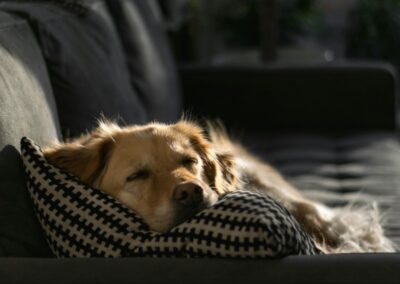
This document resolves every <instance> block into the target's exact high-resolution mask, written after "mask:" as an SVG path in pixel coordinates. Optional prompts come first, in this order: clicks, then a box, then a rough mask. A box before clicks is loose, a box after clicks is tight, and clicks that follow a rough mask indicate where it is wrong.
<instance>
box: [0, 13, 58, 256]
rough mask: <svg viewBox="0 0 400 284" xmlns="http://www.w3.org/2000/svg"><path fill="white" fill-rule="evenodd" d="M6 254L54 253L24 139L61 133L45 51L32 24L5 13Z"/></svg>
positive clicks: (2, 158) (0, 132)
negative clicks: (33, 190)
mask: <svg viewBox="0 0 400 284" xmlns="http://www.w3.org/2000/svg"><path fill="white" fill-rule="evenodd" d="M0 78H1V79H0V256H49V255H51V251H50V249H49V248H48V245H47V244H46V242H45V238H44V235H43V233H42V231H41V229H40V225H39V223H38V221H37V219H36V218H35V216H34V212H33V208H32V205H31V202H30V200H29V195H28V193H27V189H26V185H25V179H24V171H23V166H22V161H21V157H20V154H19V151H18V150H17V149H19V140H20V139H21V137H22V136H24V135H29V136H31V137H34V139H35V140H36V141H38V143H39V144H40V145H43V144H47V143H49V142H51V141H52V140H55V139H57V138H58V137H59V127H58V118H57V111H56V107H55V104H54V98H53V94H52V89H51V86H50V82H49V79H48V74H47V70H46V66H45V63H44V60H43V57H42V53H41V51H40V49H39V47H38V44H37V42H36V40H35V37H34V34H33V32H32V30H31V28H30V27H29V25H28V23H27V22H26V21H24V20H23V19H21V18H18V17H15V16H11V15H9V14H5V13H0Z"/></svg>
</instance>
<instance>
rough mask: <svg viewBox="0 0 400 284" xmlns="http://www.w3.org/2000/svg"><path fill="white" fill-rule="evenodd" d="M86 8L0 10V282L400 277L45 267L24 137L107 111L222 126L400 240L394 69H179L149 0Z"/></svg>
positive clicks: (106, 265) (308, 188) (282, 263)
mask: <svg viewBox="0 0 400 284" xmlns="http://www.w3.org/2000/svg"><path fill="white" fill-rule="evenodd" d="M85 4H86V7H84V8H85V9H87V13H85V14H84V15H82V14H81V13H74V9H68V10H66V9H65V7H64V6H63V5H59V4H57V1H52V3H46V1H40V3H39V2H36V3H34V1H25V2H24V1H21V2H18V3H17V2H16V1H0V10H1V11H2V12H1V13H0V46H1V49H0V63H1V64H0V78H1V80H0V148H1V153H0V205H1V206H0V216H1V217H0V220H1V221H0V222H1V223H0V256H1V258H0V264H1V265H0V282H4V283H10V282H14V283H25V282H52V283H61V282H74V283H79V282H84V283H88V282H96V283H97V282H98V283H115V282H118V283H128V282H129V283H132V282H149V283H166V282H174V283H176V282H179V281H180V282H188V281H189V280H190V281H191V282H193V283H201V282H229V283H236V282H237V283H239V282H243V281H247V280H249V279H251V280H252V282H266V281H270V282H276V281H280V282H282V283H285V282H292V283H301V282H307V283H313V282H315V283H316V282H322V281H324V282H341V283H344V282H364V283H371V282H375V283H390V282H396V281H398V279H399V277H400V274H399V273H400V272H399V270H398V269H397V267H399V264H400V257H399V254H359V255H332V256H316V257H304V256H303V257H300V256H291V257H287V258H285V259H281V260H265V261H239V260H223V259H219V260H216V259H213V260H209V259H191V260H189V259H184V260H183V259H129V258H127V259H113V260H111V259H54V258H51V252H50V250H49V248H48V247H47V244H46V241H45V239H44V237H43V233H42V232H41V229H40V227H39V224H38V222H37V220H36V219H35V217H34V215H33V209H32V207H31V206H30V203H29V202H30V201H29V197H28V193H27V191H26V187H25V180H24V176H23V169H22V165H21V162H20V157H19V155H18V150H17V149H19V140H20V138H21V137H22V136H29V137H31V138H33V139H34V140H36V141H37V142H38V143H39V144H41V145H45V144H47V143H49V142H51V141H53V140H56V139H61V133H62V134H63V136H64V137H70V136H75V135H79V134H80V133H82V132H84V131H86V130H87V129H90V128H91V127H93V126H94V125H95V124H96V119H97V118H98V117H99V116H100V115H101V114H104V115H106V116H108V117H111V118H114V119H117V120H119V121H121V122H122V123H126V124H131V123H143V122H147V121H151V120H154V119H157V120H160V121H164V122H171V121H175V120H177V119H179V117H180V115H181V111H182V110H188V111H189V112H190V113H191V114H192V115H193V116H197V117H210V118H217V117H218V118H221V119H222V120H223V121H224V122H225V123H226V125H227V126H228V128H229V129H230V131H231V132H232V133H233V135H234V136H235V137H238V139H241V140H242V141H243V142H245V144H246V145H248V146H249V147H250V148H251V149H252V150H253V151H254V152H256V153H257V154H258V155H260V156H261V157H263V158H265V159H266V160H267V161H269V162H271V163H272V164H273V165H275V166H276V167H277V168H278V169H280V170H281V171H282V172H283V173H284V175H285V176H286V177H287V178H288V179H289V180H290V181H291V182H292V183H293V184H294V185H295V186H297V187H298V188H300V189H301V190H303V191H304V193H305V194H307V195H309V196H312V197H314V198H317V199H319V200H322V201H324V202H326V203H328V204H330V205H333V206H336V205H343V204H347V203H348V202H354V201H357V202H370V201H379V204H380V206H381V208H382V209H383V210H384V211H385V214H386V220H387V222H386V224H385V229H386V231H387V234H388V236H389V237H390V238H391V239H392V240H393V241H395V242H396V243H397V244H400V221H399V218H398V216H399V213H400V191H399V187H400V172H399V171H400V170H399V169H400V144H399V141H398V135H397V125H396V116H397V114H396V102H397V96H398V94H397V93H398V89H397V84H398V83H397V74H396V73H395V72H394V70H393V69H392V68H391V67H390V66H389V65H387V64H382V63H348V62H342V63H335V64H330V65H325V66H302V67H301V66H300V67H299V66H298V67H293V66H285V67H281V66H269V67H257V68H252V67H240V66H236V67H219V68H211V67H207V66H206V67H204V66H202V67H200V66H197V67H196V66H195V67H186V68H181V69H180V70H179V71H178V70H177V68H176V66H175V65H174V61H173V59H172V57H171V54H170V52H169V50H168V44H167V40H166V38H165V34H164V32H163V30H162V27H161V24H160V18H159V13H158V11H157V9H156V8H157V6H156V5H155V4H156V2H155V1H145V0H129V1H128V0H126V1H123V0H121V1H120V0H110V1H101V0H91V1H87V2H85ZM178 77H179V80H180V81H178ZM38 82H39V83H38ZM205 272H206V273H205Z"/></svg>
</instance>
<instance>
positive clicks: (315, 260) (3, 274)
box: [0, 254, 400, 284]
mask: <svg viewBox="0 0 400 284" xmlns="http://www.w3.org/2000/svg"><path fill="white" fill-rule="evenodd" d="M399 267H400V254H344V255H319V256H289V257H286V258H282V259H276V260H223V259H151V258H121V259H105V258H92V259H82V258H81V259H51V258H47V259H44V258H43V259H38V258H36V259H35V258H0V283H54V284H57V283H193V284H195V283H229V284H234V283H380V284H385V283H398V281H399V279H400V270H399V269H398V268H399Z"/></svg>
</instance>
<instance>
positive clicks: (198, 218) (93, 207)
mask: <svg viewBox="0 0 400 284" xmlns="http://www.w3.org/2000/svg"><path fill="white" fill-rule="evenodd" d="M21 152H22V157H23V161H24V165H25V170H26V174H27V184H28V188H29V192H30V194H31V197H32V200H33V203H34V207H35V210H36V212H37V216H38V218H39V220H40V222H41V224H42V227H43V229H44V231H45V232H46V235H47V238H48V241H49V244H50V246H51V248H52V249H53V252H54V253H55V254H56V255H57V256H59V257H99V256H102V257H121V256H132V257H133V256H134V257H186V258H196V257H223V258H273V257H282V256H286V255H289V254H309V255H313V254H318V253H319V251H318V249H317V248H316V247H315V245H314V242H313V240H312V239H311V237H310V236H309V235H308V234H306V233H305V231H303V229H302V228H301V226H300V225H299V224H298V223H297V221H296V220H295V219H294V217H293V216H292V215H291V214H290V213H289V212H288V211H287V210H286V209H285V208H284V207H282V206H280V205H279V204H278V203H277V202H275V201H274V200H273V199H272V198H269V197H267V196H262V195H261V194H258V193H256V192H249V191H236V192H232V193H228V194H226V195H225V196H224V197H222V198H221V200H219V201H218V202H217V203H216V204H214V205H213V206H211V207H210V208H206V209H204V210H202V211H201V212H199V213H197V214H196V215H195V216H194V217H192V218H190V219H189V220H187V221H185V222H183V223H182V224H180V225H178V226H176V227H174V228H172V229H171V230H170V231H168V232H166V233H156V232H152V231H149V229H148V226H147V225H146V224H145V223H144V222H143V221H142V220H141V218H140V217H139V216H138V215H136V214H135V213H134V212H133V211H132V210H130V209H128V208H127V207H125V206H124V205H122V204H121V203H119V202H118V201H117V200H116V199H114V198H113V197H111V196H110V195H107V194H106V193H103V192H102V191H100V190H97V189H94V188H90V187H88V186H85V185H84V184H82V183H81V182H80V181H79V180H78V178H77V177H74V176H71V175H69V174H67V173H65V172H62V171H60V170H59V169H57V168H55V167H54V166H52V165H50V164H49V163H47V161H46V160H45V158H44V157H43V154H42V152H41V151H40V149H39V147H38V146H36V145H35V144H34V143H33V142H32V140H30V139H28V138H23V139H22V141H21Z"/></svg>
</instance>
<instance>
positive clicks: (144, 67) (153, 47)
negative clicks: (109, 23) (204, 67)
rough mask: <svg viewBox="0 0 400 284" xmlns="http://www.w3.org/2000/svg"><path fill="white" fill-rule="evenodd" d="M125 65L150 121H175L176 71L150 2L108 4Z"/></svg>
mask: <svg viewBox="0 0 400 284" xmlns="http://www.w3.org/2000/svg"><path fill="white" fill-rule="evenodd" d="M107 3H108V6H109V10H110V13H111V15H112V16H113V20H114V21H115V23H116V27H117V30H118V32H119V36H120V38H121V40H122V44H123V47H124V51H125V55H126V58H127V62H128V67H129V72H130V76H131V82H132V84H133V86H134V87H135V89H136V91H137V92H138V94H139V96H140V98H141V99H142V100H143V102H144V103H145V106H146V109H147V111H148V113H149V116H150V118H151V119H156V120H159V121H163V122H172V121H175V120H177V119H178V118H179V116H180V112H181V98H180V90H179V83H178V79H177V70H176V67H175V64H174V60H173V58H172V54H171V51H170V49H169V43H168V41H167V38H166V35H165V30H164V29H163V26H162V17H161V13H160V11H159V9H158V4H157V3H156V1H154V0H128V1H126V0H108V1H107Z"/></svg>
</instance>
